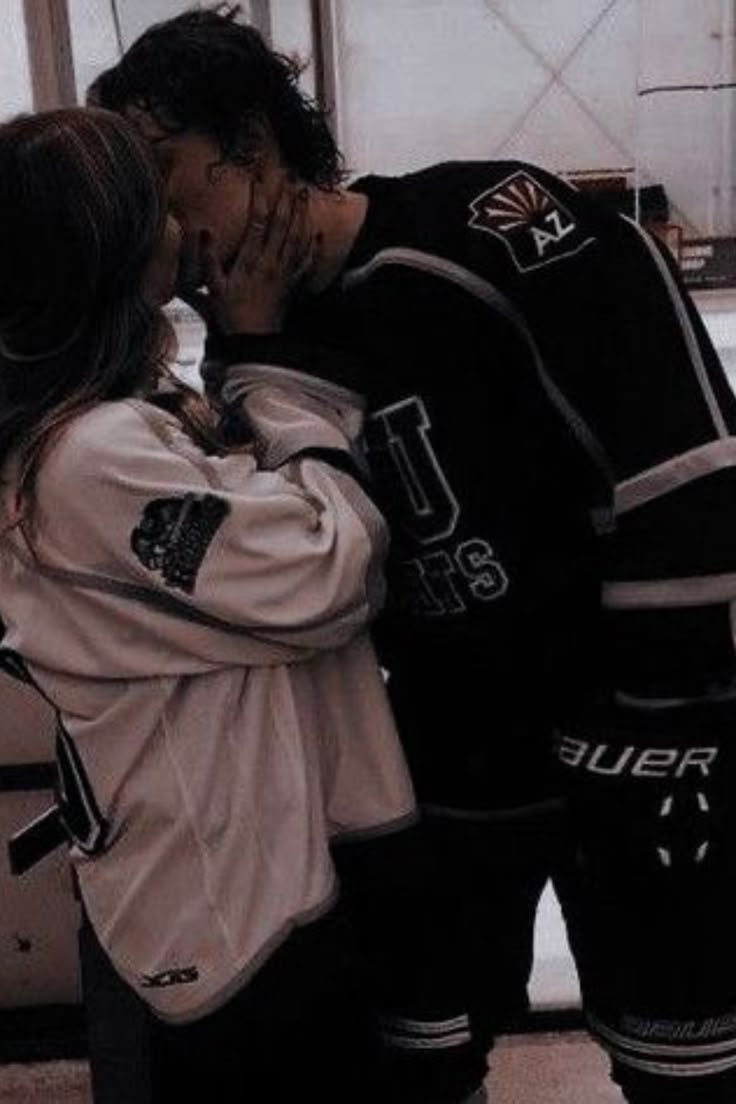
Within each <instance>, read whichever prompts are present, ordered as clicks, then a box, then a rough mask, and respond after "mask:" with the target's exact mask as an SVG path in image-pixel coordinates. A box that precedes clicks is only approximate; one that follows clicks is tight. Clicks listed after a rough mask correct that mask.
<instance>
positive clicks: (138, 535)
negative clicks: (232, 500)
mask: <svg viewBox="0 0 736 1104" xmlns="http://www.w3.org/2000/svg"><path fill="white" fill-rule="evenodd" d="M229 512H230V507H229V505H228V503H227V502H225V501H224V500H223V499H221V498H217V496H216V495H211V494H205V495H195V494H187V495H182V496H181V497H179V498H156V499H154V500H153V501H152V502H149V503H148V505H147V506H146V508H145V510H144V511H143V517H142V518H141V520H140V523H139V524H138V525H137V526H136V528H135V529H134V530H133V532H132V534H131V537H130V546H131V548H132V549H133V551H134V552H135V554H136V556H137V557H138V559H139V560H140V561H141V563H142V564H143V565H144V567H147V568H149V569H150V570H151V571H160V572H161V575H162V576H163V580H164V582H165V583H166V584H167V586H170V587H177V588H178V589H179V590H183V591H186V593H187V594H191V593H192V591H193V590H194V584H195V583H196V581H197V573H198V572H199V569H200V567H201V564H202V560H203V559H204V557H205V553H206V552H207V549H208V548H209V546H210V544H211V542H212V538H213V537H214V535H215V533H216V532H217V530H218V529H219V528H220V526H221V525H222V523H223V521H224V520H225V518H226V517H227V515H228V513H229Z"/></svg>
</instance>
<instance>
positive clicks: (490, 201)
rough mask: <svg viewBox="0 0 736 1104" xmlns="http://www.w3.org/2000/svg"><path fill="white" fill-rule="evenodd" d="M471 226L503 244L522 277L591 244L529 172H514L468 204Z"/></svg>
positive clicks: (569, 216) (589, 237) (564, 209)
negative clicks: (523, 274) (525, 273)
mask: <svg viewBox="0 0 736 1104" xmlns="http://www.w3.org/2000/svg"><path fill="white" fill-rule="evenodd" d="M470 210H471V212H472V216H471V218H470V219H469V221H468V226H470V227H471V228H472V229H474V230H484V231H485V232H486V233H488V234H493V236H494V237H496V238H499V239H500V241H502V242H503V243H504V245H505V246H506V248H507V249H508V251H509V253H510V254H511V258H512V260H513V262H514V264H515V265H516V267H517V268H518V270H519V272H530V271H531V270H533V269H535V268H542V267H543V266H544V265H548V264H552V262H553V261H559V260H561V259H562V258H563V257H569V256H571V255H572V254H573V253H577V252H579V251H580V250H581V249H583V248H584V247H585V246H586V245H588V244H589V243H590V242H592V241H593V238H592V237H591V236H590V235H588V236H586V234H585V232H584V231H583V230H582V229H581V228H580V227H579V226H578V224H577V223H576V222H575V219H574V218H573V217H572V215H571V214H570V212H569V211H568V210H567V208H566V207H564V206H563V205H562V204H561V203H560V202H559V201H558V200H557V199H555V197H554V196H553V195H551V194H550V192H548V191H547V189H546V188H544V187H542V185H541V184H540V183H539V182H538V181H536V180H535V179H534V178H533V177H532V176H530V175H529V173H526V172H522V171H519V172H516V173H514V174H513V175H512V176H507V177H506V179H505V180H503V181H501V183H500V184H496V186H495V187H493V188H488V190H487V191H485V192H481V194H480V195H479V196H476V197H475V199H474V200H472V201H471V203H470Z"/></svg>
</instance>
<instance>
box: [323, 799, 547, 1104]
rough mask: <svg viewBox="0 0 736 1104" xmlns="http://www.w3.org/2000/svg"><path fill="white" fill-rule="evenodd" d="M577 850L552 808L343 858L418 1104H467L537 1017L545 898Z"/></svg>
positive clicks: (399, 1066) (398, 1077) (414, 836)
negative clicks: (521, 1025) (495, 1061)
mask: <svg viewBox="0 0 736 1104" xmlns="http://www.w3.org/2000/svg"><path fill="white" fill-rule="evenodd" d="M566 848H567V835H566V822H565V818H564V816H563V814H562V812H561V809H560V807H559V805H558V804H556V803H554V802H551V803H549V804H548V805H540V806H537V807H531V808H529V809H525V810H517V811H515V812H514V813H507V814H496V815H490V816H488V817H478V818H477V819H467V818H465V819H464V818H462V817H460V816H458V817H453V816H427V815H425V817H424V818H423V820H422V821H421V822H420V823H419V824H418V825H417V827H416V828H415V829H413V830H412V831H410V832H404V833H401V834H400V835H396V836H387V837H385V839H384V840H383V841H380V840H378V841H377V840H371V841H368V842H366V843H364V844H356V843H351V844H345V845H341V846H340V847H338V848H336V849H335V855H336V862H337V866H338V870H339V872H340V877H341V881H342V884H343V891H344V893H345V896H346V899H347V901H348V902H349V904H350V906H351V911H352V914H353V915H354V916H355V917H356V918H358V919H359V921H360V923H361V928H362V933H363V937H364V952H365V954H366V955H367V957H368V959H369V960H370V959H371V958H372V961H373V963H374V968H373V973H374V976H375V977H376V978H377V979H379V980H380V986H381V993H380V1003H381V1007H382V1010H383V1024H384V1040H385V1042H386V1044H387V1054H388V1056H389V1061H390V1065H391V1069H392V1074H393V1077H394V1080H395V1083H396V1085H397V1091H398V1092H399V1093H400V1095H401V1097H402V1099H403V1100H405V1101H406V1102H407V1104H412V1102H416V1104H456V1102H458V1101H461V1100H463V1099H465V1097H466V1096H467V1095H469V1094H470V1093H471V1092H472V1091H473V1090H474V1089H476V1088H477V1087H478V1086H479V1085H480V1084H481V1083H482V1082H483V1080H484V1078H485V1076H486V1074H487V1054H488V1051H489V1049H490V1048H491V1047H492V1045H493V1041H494V1038H495V1036H496V1034H497V1033H499V1032H500V1031H503V1030H508V1029H510V1028H513V1027H514V1026H515V1025H517V1024H518V1022H519V1020H520V1019H521V1018H522V1017H523V1015H524V1013H525V1012H526V1011H527V1009H528V996H527V984H528V981H529V976H530V973H531V968H532V958H533V938H534V922H535V917H536V913H537V908H538V904H539V898H540V896H541V894H542V890H543V889H544V886H545V884H546V882H547V880H548V878H549V877H550V875H551V874H552V873H553V872H554V871H555V870H556V868H557V867H558V865H559V864H560V863H561V862H562V861H563V857H564V855H565V854H566ZM386 895H388V897H386Z"/></svg>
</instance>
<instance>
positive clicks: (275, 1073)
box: [80, 910, 398, 1104]
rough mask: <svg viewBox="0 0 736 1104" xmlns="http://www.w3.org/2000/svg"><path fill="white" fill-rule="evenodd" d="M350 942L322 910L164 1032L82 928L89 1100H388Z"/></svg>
mask: <svg viewBox="0 0 736 1104" xmlns="http://www.w3.org/2000/svg"><path fill="white" fill-rule="evenodd" d="M351 944H352V940H351V935H350V931H349V926H348V925H347V922H346V920H345V917H344V915H343V914H342V911H341V910H334V911H333V913H331V914H330V915H329V916H327V917H325V918H324V919H322V920H319V921H316V922H314V923H312V924H309V925H307V926H306V927H304V928H300V929H298V930H297V931H296V932H294V934H293V935H292V936H291V937H290V938H289V939H288V940H287V942H286V943H285V944H284V945H283V946H282V947H281V948H280V949H279V950H278V951H276V952H275V953H274V955H273V956H272V958H271V959H270V960H269V961H268V962H267V963H266V964H265V965H264V966H263V967H262V969H261V970H260V971H259V972H258V974H256V976H255V977H254V978H253V979H252V981H251V982H250V983H249V984H248V985H247V986H246V987H245V988H244V989H243V990H241V992H240V993H239V994H238V995H237V996H236V997H234V998H233V999H232V1000H230V1001H229V1002H228V1003H227V1004H226V1005H225V1006H224V1007H223V1008H221V1009H219V1010H218V1011H216V1012H213V1013H212V1014H210V1015H208V1016H206V1017H204V1018H203V1019H201V1020H198V1021H196V1022H195V1023H192V1024H187V1025H184V1026H179V1027H171V1026H168V1025H166V1024H164V1023H162V1022H161V1021H159V1020H157V1019H156V1018H155V1017H154V1016H152V1015H151V1014H150V1013H149V1012H148V1010H147V1008H146V1007H145V1005H144V1004H143V1003H142V1002H141V1001H140V1000H139V999H138V998H137V996H135V994H133V993H132V992H131V991H130V990H129V989H128V988H127V987H126V986H125V985H124V984H123V982H122V981H121V980H120V979H119V978H118V976H117V975H116V974H115V972H114V970H113V967H112V966H111V964H110V962H109V960H108V958H107V956H106V955H105V953H104V952H103V950H102V948H101V947H100V945H99V943H98V941H97V939H96V938H95V935H94V933H93V931H92V929H91V927H90V925H89V924H88V923H85V924H83V927H82V930H81V933H80V952H81V963H82V978H83V993H84V1000H85V1007H86V1012H87V1019H88V1024H89V1044H90V1062H91V1071H92V1082H93V1093H94V1100H95V1104H149V1102H152V1104H169V1102H170V1104H195V1102H196V1104H202V1101H207V1100H212V1101H216V1102H217V1104H231V1102H232V1104H235V1102H236V1101H237V1102H238V1104H242V1101H244V1100H253V1101H259V1102H260V1101H263V1104H293V1102H294V1101H295V1100H300V1099H308V1100H312V1099H313V1100H319V1101H320V1102H321V1104H322V1102H325V1104H344V1102H345V1101H351V1104H352V1102H353V1101H357V1102H359V1104H383V1102H384V1101H386V1102H388V1104H393V1101H394V1098H393V1096H392V1095H391V1090H390V1087H389V1086H388V1084H387V1081H386V1079H385V1070H384V1065H383V1059H382V1047H381V1042H380V1037H379V1032H378V1026H377V1022H376V1019H375V1016H374V1014H373V1004H372V999H371V997H370V994H369V988H370V987H369V981H368V978H367V977H366V975H365V972H364V970H363V968H362V966H361V964H360V963H359V962H358V960H357V959H356V955H355V952H354V950H353V947H352V945H351ZM397 1104H398V1102H397Z"/></svg>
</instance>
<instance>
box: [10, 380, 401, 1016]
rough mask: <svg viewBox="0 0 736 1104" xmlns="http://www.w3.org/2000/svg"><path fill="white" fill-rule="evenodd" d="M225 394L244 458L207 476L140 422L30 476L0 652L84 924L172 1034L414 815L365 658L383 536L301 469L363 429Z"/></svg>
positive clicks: (263, 398) (280, 388) (346, 499)
mask: <svg viewBox="0 0 736 1104" xmlns="http://www.w3.org/2000/svg"><path fill="white" fill-rule="evenodd" d="M234 378H235V379H236V380H237V394H238V396H239V397H240V398H239V399H238V401H240V402H242V405H243V410H244V412H245V414H246V416H247V418H248V419H249V421H250V423H251V425H252V428H253V430H254V434H255V441H256V444H255V447H254V450H253V452H252V453H245V454H243V453H241V454H232V455H228V456H226V457H218V456H208V455H205V454H204V453H203V452H202V451H201V450H200V449H199V448H198V447H197V446H196V445H195V444H193V443H192V441H191V440H190V439H189V438H188V437H187V436H186V435H185V434H184V433H183V432H182V430H181V429H180V428H179V425H178V422H177V421H176V419H175V418H173V417H172V416H171V415H169V414H167V413H164V412H162V411H161V410H159V409H158V408H156V407H153V406H152V405H150V404H148V403H146V402H144V401H142V400H137V399H133V400H126V401H117V402H108V403H104V404H102V405H100V406H98V407H97V408H95V409H94V410H92V411H91V412H89V413H86V414H84V415H81V416H80V417H78V418H77V419H76V420H75V421H74V422H73V423H72V424H71V425H70V426H69V427H68V428H67V429H66V430H65V431H64V433H63V436H62V437H61V438H60V439H59V440H58V442H57V443H56V444H55V445H54V446H53V448H52V450H51V451H50V452H49V454H48V456H47V457H46V459H45V461H44V463H43V466H42V469H41V472H40V476H39V481H38V494H37V499H38V506H37V511H36V515H35V526H34V532H33V537H32V540H30V541H29V540H28V539H26V537H25V536H24V535H23V531H22V527H20V526H15V527H14V528H11V529H10V530H9V531H7V530H6V532H5V535H4V537H3V538H2V541H0V616H1V617H2V619H3V620H4V622H5V624H6V627H7V633H6V637H5V641H4V643H5V644H7V645H8V646H10V647H11V648H14V649H16V650H17V651H18V652H19V653H20V654H21V656H23V658H24V659H25V660H26V661H27V664H28V666H29V669H30V670H31V672H32V674H33V676H34V677H35V678H36V680H37V681H38V683H39V685H40V686H41V688H42V689H43V691H44V692H45V693H47V694H48V695H49V697H50V698H51V699H52V701H53V702H54V703H55V704H56V706H57V707H58V708H59V710H60V714H61V718H62V720H63V725H64V729H65V731H66V734H67V735H66V736H64V737H62V739H61V741H60V756H61V758H62V760H63V766H64V770H63V772H62V773H63V781H64V789H65V792H64V793H63V794H62V797H63V799H64V800H65V801H66V802H67V804H68V809H69V810H71V815H70V816H69V818H68V820H69V822H70V823H72V825H73V827H74V830H75V835H76V838H75V840H74V843H73V846H72V848H71V852H70V854H71V859H72V862H73V864H74V867H75V869H76V873H77V876H78V880H79V885H80V889H81V893H82V897H83V901H84V906H85V908H86V910H87V912H88V914H89V917H90V919H91V922H92V924H93V926H94V928H95V931H96V933H97V935H98V937H99V939H100V940H101V942H102V945H103V946H104V948H105V950H106V951H107V953H108V954H109V955H110V957H111V959H112V961H113V963H114V965H115V967H116V968H117V970H118V971H119V972H120V974H121V975H122V976H123V978H124V979H125V980H126V981H127V982H128V983H129V984H130V985H131V986H132V987H133V988H134V989H135V990H136V991H137V992H138V993H139V994H140V996H141V997H143V998H144V999H145V1000H146V1001H147V1002H148V1003H149V1004H150V1005H151V1007H152V1008H153V1009H154V1011H155V1012H156V1013H157V1014H158V1015H160V1016H161V1017H162V1018H164V1019H166V1020H168V1021H171V1022H184V1021H187V1020H191V1019H195V1018H197V1017H199V1016H201V1015H203V1014H205V1013H206V1012H208V1011H210V1010H212V1009H213V1008H215V1007H217V1006H219V1005H220V1004H222V1003H223V1002H224V1001H225V1000H226V999H227V998H228V997H229V996H230V995H231V994H232V993H233V992H234V991H235V990H236V989H237V988H239V987H240V986H241V985H243V984H244V983H245V982H246V981H247V980H248V978H249V977H250V976H251V975H252V973H253V972H254V971H255V970H256V969H257V968H258V966H259V965H260V964H261V963H262V962H263V960H264V959H265V958H266V957H267V956H268V955H269V953H270V952H271V951H272V950H273V949H274V948H275V947H276V946H278V945H279V943H280V942H281V941H282V940H283V939H284V938H285V937H286V936H287V935H288V933H289V931H290V930H291V929H292V928H293V927H294V925H298V924H303V923H305V922H307V921H309V920H310V919H312V918H314V917H315V916H317V915H319V914H320V913H321V912H322V911H324V910H325V909H327V908H328V907H329V906H330V904H331V902H332V900H333V898H334V894H335V892H336V886H335V875H334V871H333V866H332V862H331V858H330V852H329V846H328V845H329V841H330V840H331V839H333V838H334V837H335V836H337V835H339V834H341V833H362V832H378V831H386V830H391V829H394V828H396V827H399V826H400V825H401V824H402V823H403V822H404V821H405V820H406V819H410V818H411V816H412V815H413V809H414V798H413V794H412V790H411V784H410V781H409V778H408V774H407V771H406V768H405V765H404V761H403V757H402V754H401V751H400V747H399V743H398V739H397V735H396V732H395V730H394V726H393V721H392V717H391V714H390V711H389V707H388V704H387V699H386V695H385V692H384V687H383V682H382V679H381V675H380V671H379V669H378V667H377V664H376V661H375V657H374V655H373V651H372V648H371V644H370V642H369V639H368V636H367V632H366V626H367V625H368V623H369V621H370V619H371V617H372V616H373V615H374V614H375V612H376V611H377V609H378V608H379V605H380V603H381V600H382V596H383V582H382V577H381V563H382V559H383V556H384V552H385V543H386V533H385V528H384V523H383V521H382V518H381V517H380V515H379V514H378V512H377V510H376V509H375V507H374V506H373V504H372V503H371V501H370V500H369V498H368V497H367V496H366V495H365V494H364V493H363V491H362V490H361V489H360V486H359V484H358V483H357V482H356V481H355V480H354V479H352V478H351V476H350V475H349V474H346V473H344V472H342V471H340V470H339V469H338V468H337V467H335V466H333V464H331V463H329V462H326V461H325V460H324V459H323V458H322V455H321V454H318V455H317V456H309V455H305V454H304V450H306V449H318V450H325V449H326V450H336V451H335V453H334V455H335V456H336V457H337V458H338V459H339V456H340V454H341V453H342V454H343V455H347V454H349V453H350V451H351V449H353V448H354V445H355V441H356V438H357V434H358V432H359V430H360V426H361V412H360V406H359V403H358V402H357V400H356V397H355V396H354V395H352V394H351V393H350V392H347V391H345V390H344V389H342V388H337V387H333V386H331V385H326V384H323V383H321V381H313V380H308V379H307V378H306V377H302V376H301V375H300V374H298V373H293V372H282V371H279V370H275V371H270V370H268V369H264V370H259V369H257V368H254V369H246V368H243V367H238V368H237V369H236V370H234ZM325 455H326V456H328V459H329V455H330V454H329V453H326V454H325ZM4 476H5V477H6V478H5V487H4V513H5V515H6V517H5V519H4V522H5V523H7V521H8V519H10V520H12V511H13V500H14V486H13V473H12V465H10V466H9V468H8V470H7V471H6V472H5V473H4Z"/></svg>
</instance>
